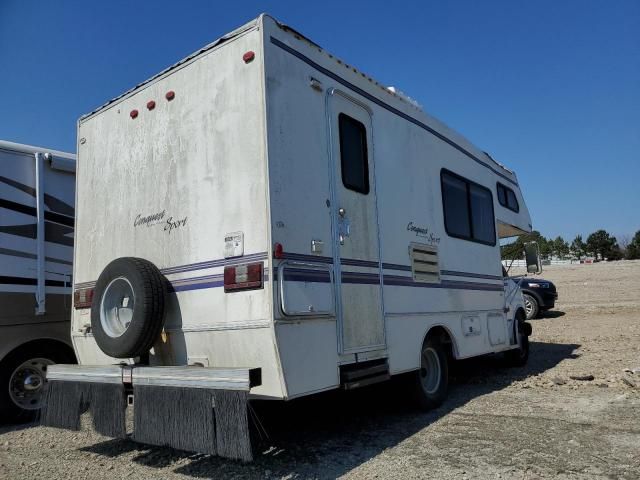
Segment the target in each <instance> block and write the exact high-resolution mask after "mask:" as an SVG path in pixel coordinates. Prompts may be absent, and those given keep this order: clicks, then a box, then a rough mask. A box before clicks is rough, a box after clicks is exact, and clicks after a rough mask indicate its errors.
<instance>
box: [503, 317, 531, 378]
mask: <svg viewBox="0 0 640 480" xmlns="http://www.w3.org/2000/svg"><path fill="white" fill-rule="evenodd" d="M527 326H529V327H530V324H528V323H527V324H525V314H524V313H523V312H522V310H519V311H518V313H516V335H518V336H519V337H520V347H519V348H516V349H514V350H509V351H508V352H505V354H504V360H505V366H507V367H524V366H525V365H526V364H527V362H528V361H529V335H528V334H526V333H528V332H530V328H526V327H527Z"/></svg>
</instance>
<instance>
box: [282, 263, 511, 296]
mask: <svg viewBox="0 0 640 480" xmlns="http://www.w3.org/2000/svg"><path fill="white" fill-rule="evenodd" d="M287 270H288V271H287V272H285V280H286V281H294V282H309V283H329V281H330V277H329V274H328V273H327V272H321V271H318V270H310V269H302V268H299V269H287ZM289 270H290V271H291V272H289ZM273 278H274V280H277V274H275V272H274V276H273ZM342 283H350V284H360V285H378V284H379V283H380V276H379V275H378V274H376V273H364V272H342ZM383 283H384V285H387V286H401V287H420V288H445V289H455V290H481V291H492V292H501V291H503V285H502V284H500V285H497V284H495V283H478V282H464V281H459V280H443V281H442V282H441V283H423V282H415V281H414V280H413V278H412V277H407V276H398V275H384V276H383Z"/></svg>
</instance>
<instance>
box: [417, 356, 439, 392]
mask: <svg viewBox="0 0 640 480" xmlns="http://www.w3.org/2000/svg"><path fill="white" fill-rule="evenodd" d="M441 376H442V369H441V367H440V357H438V352H436V351H435V349H433V348H431V347H427V348H425V349H424V350H422V361H421V368H420V382H422V388H423V389H424V391H425V392H426V393H428V394H433V393H435V392H436V391H437V390H438V388H439V387H440V379H441Z"/></svg>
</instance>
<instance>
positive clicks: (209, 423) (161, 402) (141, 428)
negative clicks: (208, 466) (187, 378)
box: [133, 385, 253, 461]
mask: <svg viewBox="0 0 640 480" xmlns="http://www.w3.org/2000/svg"><path fill="white" fill-rule="evenodd" d="M133 398H134V406H133V411H134V426H133V439H134V440H135V441H136V442H140V443H146V444H150V445H159V446H170V447H173V448H177V449H180V450H188V451H194V452H200V453H208V454H211V455H218V456H220V457H225V458H233V459H237V460H244V461H251V460H253V454H252V449H251V439H250V437H249V423H248V418H247V400H248V392H245V391H231V390H229V391H227V390H208V389H201V388H184V387H159V386H148V385H140V386H135V385H134V387H133Z"/></svg>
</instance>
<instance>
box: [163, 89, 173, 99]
mask: <svg viewBox="0 0 640 480" xmlns="http://www.w3.org/2000/svg"><path fill="white" fill-rule="evenodd" d="M164 98H166V99H167V100H169V101H171V100H173V99H174V98H176V92H174V91H173V90H169V91H168V92H167V93H166V94H165V96H164Z"/></svg>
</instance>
